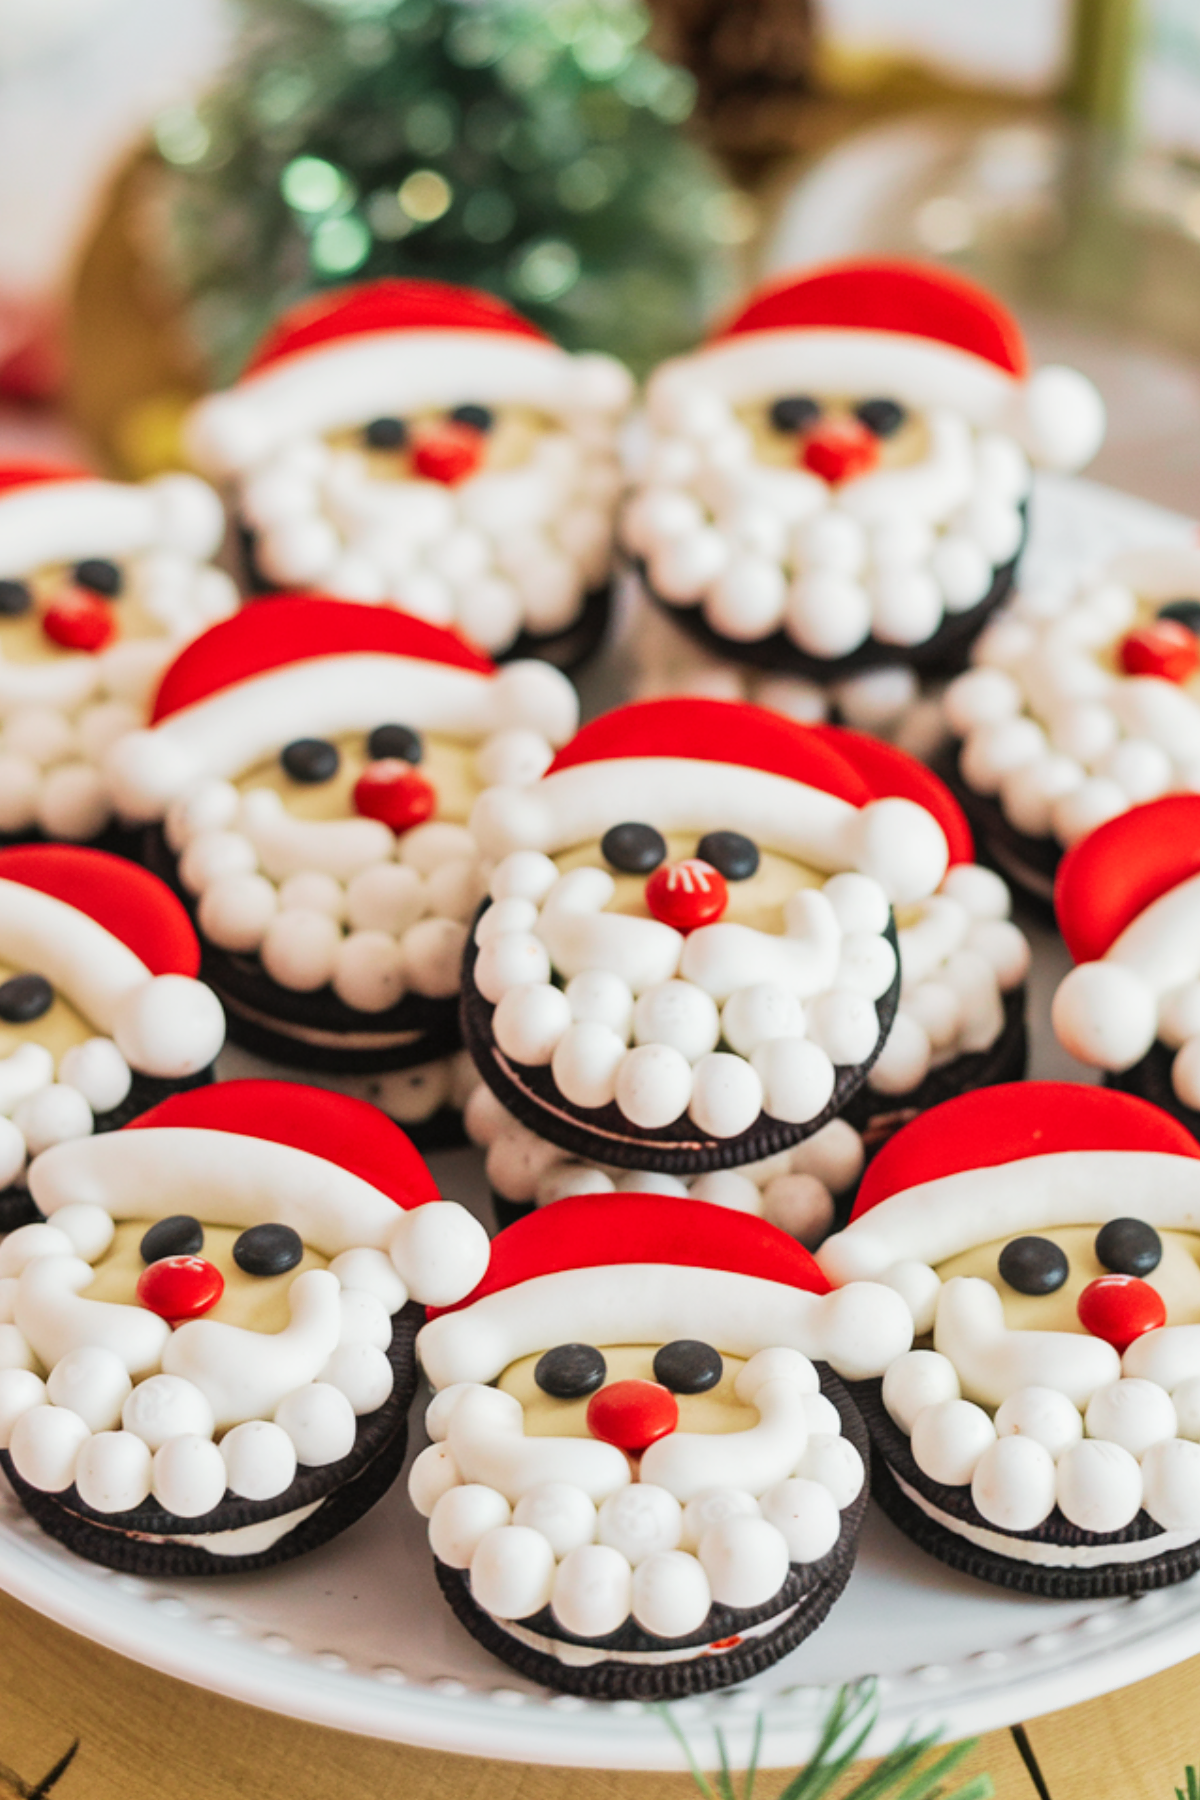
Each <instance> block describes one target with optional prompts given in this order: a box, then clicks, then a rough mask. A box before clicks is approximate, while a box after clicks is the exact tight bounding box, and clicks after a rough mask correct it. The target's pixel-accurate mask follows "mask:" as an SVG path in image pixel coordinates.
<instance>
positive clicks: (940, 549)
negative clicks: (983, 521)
mask: <svg viewBox="0 0 1200 1800" xmlns="http://www.w3.org/2000/svg"><path fill="white" fill-rule="evenodd" d="M929 567H930V572H931V574H932V575H933V579H934V580H935V581H936V582H937V585H938V589H939V591H940V593H941V596H942V603H943V605H944V606H945V608H946V611H947V612H948V613H961V612H967V611H969V610H970V608H971V607H972V606H977V605H978V604H979V602H980V601H981V600H982V599H983V597H984V595H985V594H986V593H987V592H988V589H989V588H990V587H991V585H992V564H991V562H990V560H989V559H988V557H987V556H986V555H985V553H984V551H983V550H982V548H981V547H980V546H979V545H978V544H976V543H974V542H973V541H972V539H971V538H969V537H963V536H961V535H960V534H959V533H958V532H948V533H947V534H946V535H945V536H944V537H942V538H941V539H939V541H938V543H937V545H936V546H935V548H934V552H933V555H932V556H931V558H930V562H929Z"/></svg>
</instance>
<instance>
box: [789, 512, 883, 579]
mask: <svg viewBox="0 0 1200 1800" xmlns="http://www.w3.org/2000/svg"><path fill="white" fill-rule="evenodd" d="M793 547H794V551H795V557H796V561H797V563H798V564H799V565H800V566H801V567H805V566H806V567H808V568H812V569H822V570H826V571H828V572H830V573H831V574H835V575H857V574H858V573H859V572H860V571H861V569H862V568H863V566H864V564H865V563H866V560H867V534H866V532H865V531H864V530H863V527H862V526H861V525H860V524H859V522H858V520H857V519H852V518H851V517H850V516H849V514H848V513H843V512H835V511H833V510H827V511H823V512H819V513H816V514H814V516H813V517H812V518H810V519H806V520H805V521H804V523H803V524H802V525H801V526H800V527H799V528H798V529H797V531H796V533H795V536H794V538H793Z"/></svg>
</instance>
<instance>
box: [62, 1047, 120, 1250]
mask: <svg viewBox="0 0 1200 1800" xmlns="http://www.w3.org/2000/svg"><path fill="white" fill-rule="evenodd" d="M58 1079H59V1080H60V1081H61V1082H65V1083H66V1085H67V1086H68V1087H73V1088H78V1089H79V1092H80V1093H81V1094H82V1095H83V1097H84V1099H85V1100H86V1101H87V1103H88V1105H89V1106H90V1107H91V1109H92V1111H93V1112H94V1113H106V1112H111V1111H112V1109H113V1108H114V1107H115V1106H120V1104H121V1102H122V1100H124V1099H125V1097H126V1095H127V1094H128V1093H129V1089H130V1087H131V1085H132V1083H133V1076H132V1074H131V1072H130V1068H129V1064H128V1063H127V1062H126V1060H125V1058H124V1057H123V1056H122V1055H121V1052H120V1051H119V1050H118V1049H117V1046H116V1045H115V1044H114V1043H113V1041H112V1039H111V1038H102V1037H94V1038H88V1039H87V1041H86V1042H85V1043H82V1044H72V1046H71V1048H70V1049H69V1050H68V1051H67V1052H66V1053H65V1055H64V1056H63V1057H62V1059H61V1061H60V1062H59V1065H58ZM88 1260H89V1262H90V1261H91V1258H90V1257H89V1258H88Z"/></svg>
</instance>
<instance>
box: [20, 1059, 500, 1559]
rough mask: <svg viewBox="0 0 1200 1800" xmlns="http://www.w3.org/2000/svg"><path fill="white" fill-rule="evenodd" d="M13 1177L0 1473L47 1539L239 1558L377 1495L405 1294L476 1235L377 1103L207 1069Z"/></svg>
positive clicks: (439, 1290) (316, 1540) (411, 1313)
mask: <svg viewBox="0 0 1200 1800" xmlns="http://www.w3.org/2000/svg"><path fill="white" fill-rule="evenodd" d="M351 1165H352V1166H351ZM29 1187H30V1192H31V1193H32V1195H33V1197H34V1199H35V1201H36V1203H37V1205H38V1207H39V1208H40V1211H41V1213H42V1214H43V1215H44V1216H45V1223H37V1224H30V1225H25V1226H22V1227H21V1228H20V1229H18V1230H16V1231H13V1232H11V1233H10V1234H9V1235H8V1236H7V1237H5V1238H4V1240H3V1242H0V1279H2V1280H3V1286H4V1289H5V1290H6V1301H7V1306H8V1316H9V1318H10V1321H11V1322H10V1323H7V1324H5V1325H3V1326H0V1331H2V1332H3V1333H5V1334H6V1337H5V1341H4V1350H5V1358H4V1362H5V1366H4V1368H3V1369H2V1370H0V1465H2V1466H3V1468H4V1471H5V1473H6V1475H7V1476H8V1478H9V1481H10V1482H11V1484H12V1486H13V1488H14V1489H15V1491H16V1493H17V1495H18V1497H19V1499H20V1500H21V1502H22V1504H23V1505H24V1506H25V1508H26V1510H27V1511H28V1512H29V1513H30V1514H31V1515H32V1516H33V1518H35V1519H36V1520H37V1521H38V1523H39V1524H40V1525H41V1526H42V1528H43V1529H44V1530H45V1531H47V1532H48V1533H49V1534H50V1535H51V1536H52V1537H55V1538H57V1539H59V1540H60V1541H61V1542H62V1543H65V1544H67V1545H68V1546H69V1547H70V1548H71V1549H72V1550H74V1551H75V1552H76V1553H77V1554H78V1555H81V1556H86V1557H88V1558H90V1559H91V1560H92V1561H95V1562H100V1563H104V1564H105V1565H106V1566H108V1567H110V1568H116V1569H127V1570H131V1571H136V1572H137V1573H139V1574H155V1573H156V1574H164V1575H200V1574H218V1573H223V1572H228V1571H233V1570H245V1569H252V1568H259V1567H263V1566H265V1565H267V1564H271V1563H276V1562H281V1561H283V1560H285V1559H287V1558H290V1557H293V1556H298V1555H301V1554H302V1553H303V1552H304V1551H306V1550H310V1549H313V1548H315V1547H316V1546H317V1545H318V1544H322V1543H325V1542H327V1541H328V1540H329V1539H330V1538H331V1537H334V1536H335V1535H336V1534H337V1533H338V1532H340V1531H342V1530H344V1529H345V1528H346V1526H347V1525H350V1524H352V1523H353V1522H354V1520H355V1519H357V1518H359V1517H360V1516H361V1514H362V1513H364V1512H365V1511H366V1510H367V1508H368V1507H370V1506H372V1505H373V1504H374V1502H375V1501H376V1500H377V1499H378V1498H379V1497H380V1495H381V1494H382V1493H384V1491H385V1490H386V1489H387V1487H388V1486H390V1484H391V1482H392V1481H393V1480H394V1479H395V1477H396V1475H397V1473H398V1472H399V1469H400V1465H401V1463H402V1461H403V1458H404V1450H405V1440H406V1424H405V1417H406V1413H407V1410H408V1405H409V1402H410V1401H411V1399H412V1395H413V1391H414V1389H415V1385H416V1365H415V1361H414V1357H413V1348H412V1346H413V1338H414V1334H415V1332H416V1330H417V1327H418V1326H419V1324H420V1321H421V1318H422V1308H421V1305H420V1304H419V1303H420V1302H421V1301H426V1300H427V1301H430V1302H436V1303H438V1304H441V1305H446V1304H449V1303H452V1302H453V1301H455V1300H456V1299H458V1298H459V1297H460V1296H461V1295H462V1294H463V1293H464V1292H467V1291H469V1289H470V1288H471V1287H472V1286H474V1284H475V1283H476V1282H477V1281H478V1279H479V1277H480V1274H481V1272H482V1270H483V1269H484V1268H485V1266H486V1262H487V1239H486V1236H485V1234H484V1232H483V1229H482V1227H481V1226H480V1225H478V1224H477V1223H476V1222H475V1221H474V1220H473V1219H472V1218H471V1217H470V1216H469V1215H468V1214H467V1213H465V1212H464V1211H463V1210H462V1208H461V1207H458V1206H455V1205H452V1204H446V1203H442V1202H441V1201H440V1200H439V1197H438V1193H437V1189H436V1187H435V1186H434V1184H433V1180H432V1177H431V1176H430V1174H429V1172H428V1170H427V1169H426V1168H425V1165H424V1163H423V1162H422V1161H421V1159H420V1157H419V1156H418V1155H417V1153H416V1151H415V1150H414V1149H413V1147H412V1145H411V1144H410V1143H409V1142H408V1140H407V1138H405V1136H404V1134H403V1132H401V1131H400V1130H399V1129H398V1128H397V1127H396V1126H395V1125H393V1124H392V1123H391V1122H390V1121H389V1120H387V1119H385V1118H384V1117H383V1115H382V1114H381V1113H379V1112H377V1111H376V1110H375V1109H374V1108H373V1107H369V1106H366V1105H364V1104H362V1103H361V1102H359V1101H355V1100H349V1099H345V1098H343V1097H342V1096H340V1095H333V1094H326V1093H322V1092H320V1091H318V1090H316V1089H313V1088H305V1087H301V1086H297V1085H296V1084H294V1083H290V1082H270V1081H245V1082H226V1083H223V1084H222V1085H221V1086H219V1087H214V1088H210V1089H208V1090H206V1091H205V1092H203V1093H192V1094H185V1095H180V1096H177V1097H176V1098H174V1099H172V1100H169V1101H166V1102H164V1103H163V1104H162V1105H160V1106H157V1107H155V1108H154V1109H153V1110H152V1111H150V1112H148V1113H146V1114H145V1115H144V1116H143V1117H142V1118H141V1119H139V1120H138V1121H137V1123H136V1125H132V1126H129V1127H127V1128H126V1129H125V1130H124V1131H119V1132H113V1133H111V1134H110V1135H109V1136H107V1137H103V1138H92V1139H87V1140H83V1141H79V1142H73V1143H60V1144H58V1145H56V1146H54V1147H52V1148H51V1149H49V1150H46V1151H44V1152H43V1154H42V1155H41V1156H39V1157H37V1158H36V1159H35V1160H34V1162H33V1163H32V1164H31V1165H30V1169H29Z"/></svg>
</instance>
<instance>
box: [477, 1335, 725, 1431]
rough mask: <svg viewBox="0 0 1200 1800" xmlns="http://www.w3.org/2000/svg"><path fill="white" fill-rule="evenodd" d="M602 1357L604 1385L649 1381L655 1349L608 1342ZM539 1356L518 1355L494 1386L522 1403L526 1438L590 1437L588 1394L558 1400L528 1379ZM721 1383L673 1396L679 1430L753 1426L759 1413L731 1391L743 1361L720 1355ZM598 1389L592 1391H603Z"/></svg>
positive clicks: (531, 1377) (531, 1376) (539, 1354)
mask: <svg viewBox="0 0 1200 1800" xmlns="http://www.w3.org/2000/svg"><path fill="white" fill-rule="evenodd" d="M597 1347H598V1348H599V1349H600V1350H601V1353H602V1355H603V1357H604V1361H605V1365H606V1369H607V1373H606V1376H605V1381H604V1386H606V1387H607V1386H610V1385H611V1384H612V1383H613V1382H617V1381H653V1380H654V1357H655V1352H656V1350H657V1349H658V1348H659V1346H657V1345H646V1344H618V1345H615V1346H609V1345H607V1344H605V1345H601V1346H597ZM540 1356H541V1352H539V1353H538V1355H536V1356H523V1357H521V1359H520V1360H519V1361H518V1362H514V1363H510V1364H509V1365H508V1367H507V1369H505V1371H504V1373H503V1374H502V1375H500V1376H499V1377H498V1378H497V1380H496V1383H495V1385H496V1386H497V1387H498V1388H500V1390H501V1391H502V1392H503V1393H506V1394H511V1395H512V1396H513V1398H514V1399H516V1400H519V1401H520V1402H521V1406H522V1408H523V1409H524V1413H525V1435H526V1437H580V1438H585V1437H590V1436H591V1433H590V1432H589V1430H588V1428H587V1409H588V1402H589V1400H590V1399H591V1397H592V1396H591V1395H590V1394H589V1395H587V1396H585V1397H584V1398H583V1399H579V1400H557V1399H555V1397H554V1396H553V1395H552V1394H546V1393H543V1391H542V1389H541V1388H540V1387H539V1386H538V1385H537V1383H536V1381H535V1380H534V1378H533V1372H534V1370H535V1369H536V1368H537V1365H538V1362H539V1360H540ZM721 1361H722V1363H723V1365H724V1367H723V1369H722V1373H721V1379H720V1381H719V1382H718V1383H717V1385H716V1386H715V1387H712V1388H709V1389H708V1391H707V1392H706V1393H703V1394H676V1396H675V1399H676V1403H677V1404H678V1407H679V1426H678V1429H679V1430H680V1431H695V1432H705V1433H713V1434H716V1433H721V1434H724V1433H726V1432H730V1431H749V1430H751V1429H752V1428H753V1427H754V1426H755V1425H757V1424H758V1421H759V1415H758V1412H757V1411H756V1409H755V1408H754V1407H752V1406H744V1405H743V1404H742V1402H741V1401H740V1400H739V1399H738V1398H737V1397H736V1395H735V1394H734V1391H733V1384H734V1382H735V1381H736V1380H737V1378H738V1375H739V1373H740V1372H741V1370H742V1369H743V1368H744V1367H745V1358H744V1357H740V1356H723V1357H722V1358H721ZM602 1391H603V1389H598V1390H597V1392H602Z"/></svg>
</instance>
